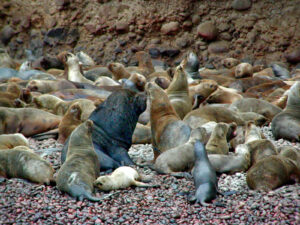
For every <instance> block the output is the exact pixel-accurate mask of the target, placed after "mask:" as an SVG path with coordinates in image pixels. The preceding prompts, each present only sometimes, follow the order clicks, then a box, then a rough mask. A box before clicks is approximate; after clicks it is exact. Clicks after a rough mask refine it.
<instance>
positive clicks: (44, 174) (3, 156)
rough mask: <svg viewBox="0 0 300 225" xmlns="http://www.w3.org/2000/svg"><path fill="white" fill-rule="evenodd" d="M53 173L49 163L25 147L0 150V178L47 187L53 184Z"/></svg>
mask: <svg viewBox="0 0 300 225" xmlns="http://www.w3.org/2000/svg"><path fill="white" fill-rule="evenodd" d="M53 173H54V170H53V168H52V166H51V165H50V163H49V162H47V161H46V160H44V159H42V158H41V157H40V156H39V155H37V154H35V153H34V152H33V151H32V150H31V149H29V148H28V147H26V146H17V147H15V148H14V149H6V150H0V176H4V177H6V178H22V179H26V180H29V181H31V182H35V183H39V184H47V185H49V184H50V183H52V182H54V179H53Z"/></svg>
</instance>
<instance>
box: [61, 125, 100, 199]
mask: <svg viewBox="0 0 300 225" xmlns="http://www.w3.org/2000/svg"><path fill="white" fill-rule="evenodd" d="M92 129H93V122H92V121H91V120H87V121H86V122H84V123H82V124H81V125H80V126H78V127H77V128H76V129H75V130H74V131H73V132H72V134H71V136H70V139H69V144H68V153H67V158H66V161H65V162H64V164H63V165H62V167H61V168H60V169H59V171H58V174H57V178H56V183H57V188H58V189H59V190H60V191H63V192H67V193H68V194H69V195H71V196H72V197H74V198H76V199H77V200H79V201H82V200H83V199H84V198H87V199H88V200H91V201H100V200H101V199H100V198H97V197H94V196H93V195H92V193H93V191H94V186H93V183H94V181H95V180H96V178H97V177H98V176H99V170H100V165H99V161H98V158H97V154H96V152H95V149H94V146H93V141H92Z"/></svg>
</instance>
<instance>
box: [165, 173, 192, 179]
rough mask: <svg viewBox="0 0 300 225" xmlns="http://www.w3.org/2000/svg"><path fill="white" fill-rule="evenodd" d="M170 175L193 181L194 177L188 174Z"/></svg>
mask: <svg viewBox="0 0 300 225" xmlns="http://www.w3.org/2000/svg"><path fill="white" fill-rule="evenodd" d="M170 175H172V176H174V177H178V178H186V179H192V178H193V176H192V175H191V174H190V173H188V172H172V173H171V174H170Z"/></svg>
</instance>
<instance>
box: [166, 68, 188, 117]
mask: <svg viewBox="0 0 300 225" xmlns="http://www.w3.org/2000/svg"><path fill="white" fill-rule="evenodd" d="M166 93H167V95H168V97H169V99H170V102H171V104H172V106H173V107H174V109H175V111H176V113H177V114H178V116H179V117H180V118H181V119H183V118H184V116H185V115H186V114H187V113H188V112H190V111H191V110H192V102H191V99H190V97H189V88H188V83H187V77H186V75H185V72H184V71H183V68H182V67H181V66H178V67H177V68H176V71H175V75H174V77H173V80H172V82H171V83H170V85H169V87H168V89H167V91H166Z"/></svg>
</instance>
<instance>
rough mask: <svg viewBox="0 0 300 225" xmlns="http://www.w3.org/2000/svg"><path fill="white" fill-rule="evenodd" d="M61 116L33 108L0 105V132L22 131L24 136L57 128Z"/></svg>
mask: <svg viewBox="0 0 300 225" xmlns="http://www.w3.org/2000/svg"><path fill="white" fill-rule="evenodd" d="M60 121H61V117H60V116H57V115H54V114H52V113H48V112H45V111H43V110H40V109H34V108H20V109H14V108H5V107H0V134H12V133H22V134H23V135H24V136H25V137H28V136H32V135H34V134H38V133H42V132H45V131H48V130H52V129H54V128H57V127H58V125H59V123H60Z"/></svg>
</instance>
